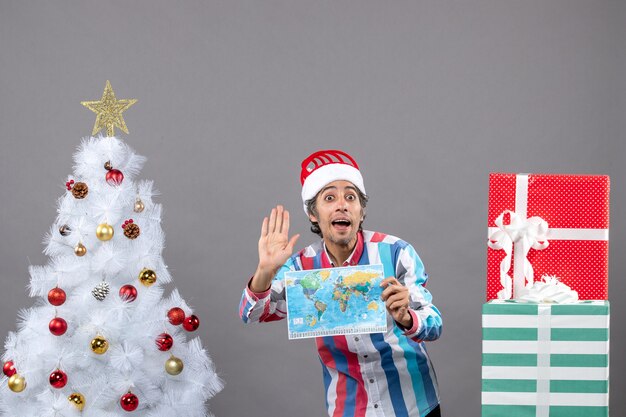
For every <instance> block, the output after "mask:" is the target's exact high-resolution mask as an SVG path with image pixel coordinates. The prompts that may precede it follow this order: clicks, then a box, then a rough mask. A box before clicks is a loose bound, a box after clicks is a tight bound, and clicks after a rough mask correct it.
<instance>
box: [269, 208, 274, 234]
mask: <svg viewBox="0 0 626 417" xmlns="http://www.w3.org/2000/svg"><path fill="white" fill-rule="evenodd" d="M268 227H269V228H268V233H273V232H274V229H276V208H273V209H272V212H271V213H270V223H269V226H268Z"/></svg>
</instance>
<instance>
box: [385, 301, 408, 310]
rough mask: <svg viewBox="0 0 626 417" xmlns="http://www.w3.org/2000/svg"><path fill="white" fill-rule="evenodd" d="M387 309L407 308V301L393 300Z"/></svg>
mask: <svg viewBox="0 0 626 417" xmlns="http://www.w3.org/2000/svg"><path fill="white" fill-rule="evenodd" d="M388 308H389V310H400V309H402V308H403V309H405V310H406V309H408V306H407V303H405V302H404V301H395V302H393V303H391V304H390V305H389V306H388Z"/></svg>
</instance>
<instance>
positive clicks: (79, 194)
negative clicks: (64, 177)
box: [72, 182, 89, 200]
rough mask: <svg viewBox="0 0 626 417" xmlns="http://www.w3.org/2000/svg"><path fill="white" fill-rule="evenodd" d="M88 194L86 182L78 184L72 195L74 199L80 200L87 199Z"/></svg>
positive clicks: (75, 185) (73, 188)
mask: <svg viewBox="0 0 626 417" xmlns="http://www.w3.org/2000/svg"><path fill="white" fill-rule="evenodd" d="M88 193H89V187H87V184H85V183H84V182H77V183H76V184H74V186H73V187H72V195H73V196H74V198H77V199H79V200H81V199H83V198H85V197H87V194H88Z"/></svg>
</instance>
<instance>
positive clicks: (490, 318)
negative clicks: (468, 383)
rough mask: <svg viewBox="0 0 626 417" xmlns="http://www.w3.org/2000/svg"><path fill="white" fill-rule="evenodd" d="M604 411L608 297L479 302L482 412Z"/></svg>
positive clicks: (601, 414)
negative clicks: (575, 300)
mask: <svg viewBox="0 0 626 417" xmlns="http://www.w3.org/2000/svg"><path fill="white" fill-rule="evenodd" d="M608 415H609V303H608V301H581V302H578V303H573V304H537V303H526V302H519V301H515V300H493V301H490V302H488V303H487V304H484V305H483V366H482V417H607V416H608Z"/></svg>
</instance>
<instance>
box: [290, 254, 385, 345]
mask: <svg viewBox="0 0 626 417" xmlns="http://www.w3.org/2000/svg"><path fill="white" fill-rule="evenodd" d="M383 277H384V271H383V266H382V265H358V266H349V267H341V268H327V269H316V270H308V271H289V272H286V273H285V290H286V296H287V322H288V328H289V338H290V339H300V338H306V337H318V336H333V335H342V334H353V333H378V332H384V331H386V330H387V318H386V309H385V303H384V302H383V301H382V300H381V298H380V296H381V293H382V290H383V289H382V288H381V287H380V283H381V281H382V280H383Z"/></svg>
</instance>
